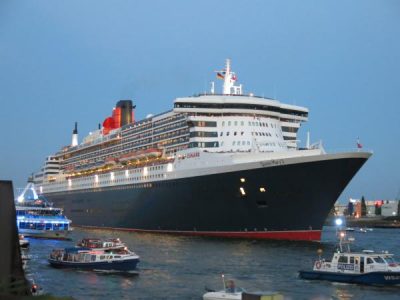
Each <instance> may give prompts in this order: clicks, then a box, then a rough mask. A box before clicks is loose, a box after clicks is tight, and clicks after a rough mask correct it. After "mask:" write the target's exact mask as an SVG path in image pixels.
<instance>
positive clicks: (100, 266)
mask: <svg viewBox="0 0 400 300" xmlns="http://www.w3.org/2000/svg"><path fill="white" fill-rule="evenodd" d="M48 261H49V263H50V265H51V266H52V267H55V268H73V269H82V270H107V271H124V272H128V271H133V270H134V269H136V265H137V264H138V262H139V259H138V258H134V259H129V260H123V261H111V262H108V261H100V262H87V263H80V262H69V261H59V260H54V259H49V260H48Z"/></svg>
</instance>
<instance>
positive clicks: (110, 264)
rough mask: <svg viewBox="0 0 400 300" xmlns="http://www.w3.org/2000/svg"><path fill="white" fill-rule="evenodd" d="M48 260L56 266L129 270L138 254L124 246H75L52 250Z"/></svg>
mask: <svg viewBox="0 0 400 300" xmlns="http://www.w3.org/2000/svg"><path fill="white" fill-rule="evenodd" d="M48 261H49V263H50V265H51V266H53V267H56V268H75V269H85V270H99V271H104V270H106V271H123V272H129V271H133V270H135V269H136V265H137V264H138V262H139V256H138V255H136V254H135V253H134V252H132V251H130V250H129V249H128V248H127V247H125V246H121V247H118V248H115V247H113V248H105V249H90V248H83V247H75V248H65V249H55V250H53V251H52V252H51V254H50V257H49V259H48Z"/></svg>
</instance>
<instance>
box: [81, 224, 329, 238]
mask: <svg viewBox="0 0 400 300" xmlns="http://www.w3.org/2000/svg"><path fill="white" fill-rule="evenodd" d="M76 227H83V228H93V229H111V230H121V231H134V232H145V233H164V234H165V233H167V234H175V235H187V236H210V237H224V238H245V239H260V240H262V239H270V240H288V241H320V240H321V230H303V231H302V230H296V231H175V230H145V229H132V228H114V227H97V226H77V225H76Z"/></svg>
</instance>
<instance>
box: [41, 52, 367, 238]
mask: <svg viewBox="0 0 400 300" xmlns="http://www.w3.org/2000/svg"><path fill="white" fill-rule="evenodd" d="M217 77H218V78H220V79H222V81H223V86H222V92H221V93H217V92H216V89H215V84H214V82H213V83H212V84H211V90H210V92H209V93H203V94H197V95H194V96H190V97H181V98H176V99H175V100H174V105H173V108H172V109H171V110H168V111H166V112H163V113H160V114H156V115H148V116H147V117H146V118H145V119H143V120H135V105H134V104H133V103H132V101H131V100H121V101H118V103H117V105H116V107H115V108H114V109H113V112H112V115H111V116H109V117H106V118H105V120H104V121H103V123H102V126H101V125H100V126H99V128H98V129H97V130H94V131H92V132H90V133H89V135H87V136H86V137H85V138H84V139H83V140H82V141H81V142H80V141H79V139H78V126H77V123H75V128H74V130H73V134H72V141H71V144H70V145H68V146H65V147H62V148H61V149H60V150H59V151H57V152H56V153H54V154H51V155H50V156H48V157H47V158H46V160H45V164H44V166H43V168H42V169H41V171H40V172H38V173H36V174H35V175H34V181H35V184H36V186H37V192H38V194H40V195H44V196H45V197H46V198H48V199H49V200H50V201H52V202H53V203H54V204H55V205H56V206H58V207H61V208H63V209H64V210H65V212H66V214H67V215H68V216H69V217H70V218H71V219H72V220H73V222H74V224H76V225H79V226H85V227H90V228H113V229H121V230H133V231H138V232H157V233H173V234H182V235H202V236H219V237H235V238H251V239H286V240H320V237H321V230H322V226H323V224H324V221H325V219H326V217H327V215H328V213H329V211H330V209H331V208H332V206H333V204H334V203H335V202H336V200H337V198H338V197H339V195H340V194H341V193H342V191H343V190H344V188H345V187H346V186H347V184H348V183H349V182H350V180H351V179H352V178H353V176H354V175H355V174H356V173H357V171H358V170H359V169H360V168H361V167H362V165H363V164H364V163H365V162H366V161H367V160H368V158H369V157H370V156H371V152H365V151H361V150H360V149H357V150H351V151H347V152H340V153H326V151H325V150H324V148H323V147H322V143H315V144H311V143H310V141H309V139H308V140H307V143H306V145H305V147H303V148H301V147H300V146H299V142H300V141H299V138H298V136H297V133H298V131H299V129H300V128H301V124H302V123H303V122H306V121H307V120H308V113H309V111H308V109H307V108H305V107H302V106H298V105H292V104H286V103H282V102H280V101H278V100H276V99H272V98H266V97H259V96H255V95H254V94H253V93H245V92H244V89H243V85H242V84H237V81H238V76H237V74H236V73H235V72H233V71H232V68H231V62H230V60H227V61H226V65H225V68H224V69H223V70H220V71H218V72H217ZM339 126H340V125H339Z"/></svg>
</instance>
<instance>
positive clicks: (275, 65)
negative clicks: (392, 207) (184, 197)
mask: <svg viewBox="0 0 400 300" xmlns="http://www.w3.org/2000/svg"><path fill="white" fill-rule="evenodd" d="M226 58H231V59H232V68H233V70H234V71H235V72H236V73H237V75H238V81H239V82H240V83H242V84H243V85H244V90H245V92H246V93H249V92H252V93H254V94H256V95H260V96H265V97H272V98H274V97H275V98H276V99H278V100H279V101H281V102H285V103H289V104H296V105H301V106H305V107H307V108H309V111H310V113H309V122H307V123H306V124H303V126H302V127H301V129H300V133H299V137H300V139H301V141H302V145H304V143H305V139H306V133H307V131H310V133H311V140H312V141H318V140H322V142H323V145H324V147H325V149H326V151H328V152H329V151H342V150H350V149H355V147H356V140H357V138H358V137H359V139H360V142H361V143H362V145H363V147H364V149H366V150H373V152H374V154H373V156H372V157H371V159H370V160H369V161H368V162H367V163H366V165H365V166H364V167H363V168H362V169H361V170H360V172H359V173H358V174H357V175H356V176H355V178H354V179H353V180H352V181H351V183H350V185H349V186H348V187H347V188H346V190H345V191H344V192H343V194H342V195H341V197H340V200H341V201H342V202H344V201H347V200H348V198H349V197H352V198H360V197H361V196H362V195H364V196H365V198H366V199H368V200H374V199H394V198H396V197H397V196H399V197H400V195H399V193H400V159H399V156H398V152H399V149H400V137H399V136H400V134H399V130H400V117H399V115H400V1H398V0H393V1H385V0H382V1H375V0H373V1H368V0H360V1H348V0H343V1H318V0H315V1H298V0H293V1H286V0H284V1H282V0H277V1H266V0H260V1H232V0H230V1H208V0H202V1H184V0H168V1H161V0H160V1H116V0H114V1H99V0H96V1H89V0H86V1H72V0H69V1H50V0H49V1H42V0H36V1H8V0H1V1H0V103H1V106H0V120H1V123H2V128H3V129H2V130H1V135H2V136H1V139H0V141H1V142H0V179H2V180H13V181H14V187H23V186H24V185H25V184H26V180H27V178H28V176H29V175H30V174H31V173H32V172H34V171H37V170H39V169H40V167H41V165H42V163H43V161H44V158H45V157H46V156H48V155H50V154H52V153H55V152H56V151H58V150H59V149H60V147H61V146H63V145H68V144H70V142H71V133H72V130H73V126H74V122H75V121H77V122H78V123H79V137H80V140H81V139H82V138H83V137H84V136H85V135H87V134H88V132H89V131H91V130H94V129H96V128H97V124H98V123H101V122H102V121H103V120H104V118H105V117H107V116H108V115H110V114H111V110H112V108H113V106H114V105H115V103H116V102H117V101H118V100H120V99H133V101H134V103H135V104H136V106H137V107H136V118H137V119H142V118H144V117H145V116H146V115H147V114H150V113H152V114H157V113H160V112H163V111H166V110H169V109H171V108H172V103H173V100H174V99H175V98H176V97H183V96H190V95H193V94H195V93H199V92H204V91H206V90H208V89H209V83H210V81H212V80H215V81H216V79H215V73H214V71H215V70H219V69H221V68H223V66H224V62H225V59H226ZM219 83H220V82H219ZM218 88H219V86H218Z"/></svg>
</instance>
